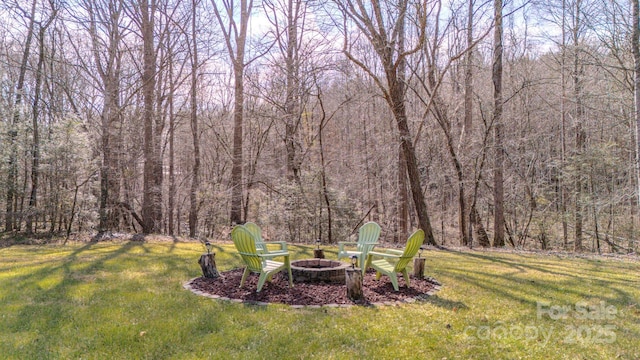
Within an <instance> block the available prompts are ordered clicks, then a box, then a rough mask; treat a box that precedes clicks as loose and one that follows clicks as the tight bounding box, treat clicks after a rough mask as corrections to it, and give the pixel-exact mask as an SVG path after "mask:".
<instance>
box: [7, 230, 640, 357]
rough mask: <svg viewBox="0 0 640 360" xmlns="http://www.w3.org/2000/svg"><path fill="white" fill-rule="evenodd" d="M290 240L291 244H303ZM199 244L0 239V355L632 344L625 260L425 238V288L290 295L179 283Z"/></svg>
mask: <svg viewBox="0 0 640 360" xmlns="http://www.w3.org/2000/svg"><path fill="white" fill-rule="evenodd" d="M290 248H291V251H292V252H293V253H294V256H293V257H294V258H305V257H311V256H312V253H313V247H311V246H310V247H304V246H290ZM202 251H203V247H202V245H200V244H199V243H188V242H175V243H173V242H150V243H140V242H122V243H97V244H71V245H65V246H63V245H50V246H49V245H48V246H21V245H18V246H11V247H6V248H3V249H0V358H2V359H80V358H83V359H273V360H275V359H352V358H369V359H444V358H446V359H638V358H640V304H639V303H640V279H639V274H640V262H639V261H637V260H636V261H629V260H612V259H604V258H600V259H578V258H565V257H559V256H555V255H535V254H513V253H502V252H476V251H469V252H455V251H429V252H428V254H427V256H428V260H427V275H429V276H433V277H435V278H436V279H437V280H439V281H440V282H441V283H442V284H443V288H442V290H440V291H439V292H438V293H437V294H436V295H435V296H432V297H430V299H429V300H428V301H424V302H418V303H414V304H405V305H401V306H394V307H380V308H369V307H359V306H354V307H350V308H320V309H314V308H305V309H292V308H290V307H288V306H285V305H268V306H254V305H244V304H237V303H231V302H222V301H214V300H210V299H208V298H205V297H202V296H197V295H194V294H193V293H191V292H189V291H186V290H184V289H183V287H182V285H183V283H184V282H185V281H187V280H189V279H191V278H193V277H196V276H200V275H201V273H200V267H199V265H198V264H197V259H198V257H199V256H200V254H201V253H202ZM215 252H216V254H217V255H216V260H217V264H218V269H219V270H221V271H224V270H228V269H231V268H234V267H238V266H240V259H239V257H237V256H236V255H235V251H234V249H233V246H232V245H231V244H230V243H217V244H215ZM325 253H327V254H328V257H330V258H331V257H334V258H335V255H336V254H335V252H327V251H325ZM636 259H637V258H636Z"/></svg>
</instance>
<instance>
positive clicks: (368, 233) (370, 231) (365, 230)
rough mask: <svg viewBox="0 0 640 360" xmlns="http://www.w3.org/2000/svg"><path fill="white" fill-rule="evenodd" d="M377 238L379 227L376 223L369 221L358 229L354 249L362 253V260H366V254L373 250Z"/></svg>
mask: <svg viewBox="0 0 640 360" xmlns="http://www.w3.org/2000/svg"><path fill="white" fill-rule="evenodd" d="M379 237H380V225H378V224H377V223H375V222H373V221H370V222H368V223H366V224H364V225H362V226H361V227H360V230H358V244H357V245H356V249H357V250H358V251H361V252H362V254H363V259H364V258H366V256H367V252H369V251H371V249H373V247H374V246H375V244H376V242H377V241H378V238H379Z"/></svg>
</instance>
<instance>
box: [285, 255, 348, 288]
mask: <svg viewBox="0 0 640 360" xmlns="http://www.w3.org/2000/svg"><path fill="white" fill-rule="evenodd" d="M349 266H351V265H349V264H346V263H343V262H340V261H335V260H327V259H307V260H296V261H292V262H291V274H292V275H293V281H295V282H307V283H313V282H325V283H336V284H337V283H341V284H344V283H345V278H344V270H345V269H346V268H348V267H349Z"/></svg>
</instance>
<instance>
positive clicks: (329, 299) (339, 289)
mask: <svg viewBox="0 0 640 360" xmlns="http://www.w3.org/2000/svg"><path fill="white" fill-rule="evenodd" d="M242 272H243V269H233V270H229V271H226V272H222V273H220V274H221V277H220V278H217V279H207V278H204V277H199V278H195V279H193V280H192V281H191V282H190V287H191V288H192V289H193V290H198V291H201V292H203V293H205V294H210V295H217V296H220V297H226V298H229V299H238V300H242V301H245V302H262V303H279V304H287V305H305V306H308V305H329V304H336V305H353V304H355V303H354V302H353V301H351V300H349V298H348V297H347V288H346V285H345V284H326V283H294V287H293V288H290V287H289V283H288V279H287V275H286V274H285V273H283V272H281V273H278V274H276V275H274V277H273V281H272V282H267V283H265V285H264V286H263V288H262V291H260V292H259V293H256V287H257V283H258V275H257V274H251V275H249V277H248V278H247V280H246V281H245V284H244V286H243V287H242V288H239V285H240V279H241V278H242ZM375 277H376V273H375V271H374V270H369V271H368V272H367V273H366V274H365V276H364V279H363V293H364V298H365V300H364V301H363V302H361V303H358V305H371V304H380V303H391V302H401V301H411V299H419V298H421V297H426V296H428V295H429V294H432V293H433V292H435V291H436V290H437V289H438V288H439V287H440V284H439V283H438V282H437V281H436V280H435V279H432V278H427V279H417V278H413V277H412V278H411V287H410V288H407V287H406V284H405V281H404V278H402V277H399V278H398V285H399V286H400V289H399V291H394V290H393V286H392V285H391V281H389V278H388V277H386V276H383V277H382V278H381V279H380V280H379V281H377V280H376V279H375Z"/></svg>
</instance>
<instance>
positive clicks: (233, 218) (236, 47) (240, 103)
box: [211, 0, 253, 224]
mask: <svg viewBox="0 0 640 360" xmlns="http://www.w3.org/2000/svg"><path fill="white" fill-rule="evenodd" d="M211 5H212V6H213V9H214V12H215V15H216V18H217V19H218V24H219V25H220V28H221V30H222V32H223V35H224V40H225V43H226V47H227V53H228V55H229V58H230V59H231V63H232V64H233V78H234V96H235V99H234V105H233V110H234V112H233V152H232V154H233V155H232V164H231V182H230V187H231V209H230V213H229V220H230V222H231V223H232V224H239V223H241V222H243V218H242V192H243V183H242V179H243V176H242V168H243V156H242V137H243V122H244V67H245V63H244V56H245V43H246V41H247V31H248V24H249V18H250V17H251V10H252V7H253V1H247V0H240V4H239V6H240V19H239V20H240V23H239V24H238V23H237V22H236V19H234V17H233V14H234V9H233V6H234V4H233V3H226V2H225V4H224V9H222V10H224V11H221V9H220V8H219V5H218V4H217V2H216V1H213V0H212V1H211ZM222 14H225V15H226V16H227V17H228V18H227V21H228V24H225V21H224V20H223V18H222ZM238 25H239V26H238Z"/></svg>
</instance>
